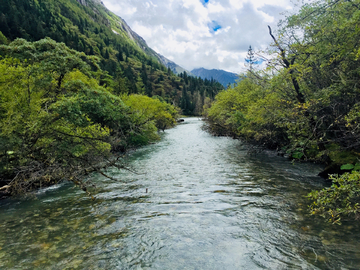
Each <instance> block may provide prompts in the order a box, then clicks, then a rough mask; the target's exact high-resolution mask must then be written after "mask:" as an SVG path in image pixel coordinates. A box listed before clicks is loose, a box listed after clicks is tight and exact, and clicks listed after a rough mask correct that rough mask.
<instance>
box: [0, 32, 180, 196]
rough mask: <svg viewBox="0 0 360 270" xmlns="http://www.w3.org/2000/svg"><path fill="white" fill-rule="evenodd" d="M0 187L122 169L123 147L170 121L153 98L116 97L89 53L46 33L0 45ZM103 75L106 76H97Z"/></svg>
mask: <svg viewBox="0 0 360 270" xmlns="http://www.w3.org/2000/svg"><path fill="white" fill-rule="evenodd" d="M0 54H1V56H2V58H1V59H0V74H1V77H0V188H1V192H2V193H3V194H4V193H6V194H18V193H26V192H28V191H30V190H32V189H34V188H39V187H43V186H48V185H51V184H54V183H57V182H59V181H62V180H69V181H72V182H74V183H75V184H76V185H78V186H80V187H81V188H82V189H83V190H84V191H86V192H88V193H89V191H88V184H87V183H85V182H84V181H83V176H84V175H86V174H89V173H91V172H98V173H100V174H103V175H106V169H107V168H109V167H117V168H120V169H122V168H124V166H123V164H122V163H121V161H122V160H121V156H122V154H123V153H124V152H125V151H126V150H127V149H129V148H133V147H138V146H141V145H145V144H147V143H149V142H152V141H155V140H157V139H158V138H159V136H158V133H157V131H158V129H162V130H164V129H165V128H169V127H172V126H174V125H175V123H176V122H175V119H176V117H177V114H178V110H177V108H175V107H174V106H172V105H170V104H167V103H165V102H164V101H162V100H161V98H156V97H154V98H149V97H146V96H141V95H134V96H126V95H123V96H121V97H120V96H117V95H116V94H114V93H113V90H112V86H111V80H110V79H111V78H110V77H109V76H108V75H107V74H106V72H103V71H102V70H101V69H100V68H99V66H98V59H97V58H96V57H95V56H87V55H85V54H84V53H81V52H78V51H75V50H72V49H70V48H68V47H67V46H66V45H65V44H63V43H57V42H55V41H53V40H51V39H43V40H40V41H37V42H27V41H25V40H23V39H17V40H15V41H14V42H12V43H11V44H10V45H1V46H0ZM104 78H107V80H104Z"/></svg>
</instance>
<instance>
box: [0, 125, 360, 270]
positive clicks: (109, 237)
mask: <svg viewBox="0 0 360 270" xmlns="http://www.w3.org/2000/svg"><path fill="white" fill-rule="evenodd" d="M201 124H202V123H201V121H200V120H198V119H196V118H189V119H186V122H185V123H184V124H181V125H179V126H177V127H176V128H174V129H171V130H167V131H166V132H165V134H163V136H162V137H163V138H162V140H161V141H160V142H158V143H156V144H153V145H149V146H147V147H144V148H142V149H139V150H137V151H135V152H133V153H131V154H129V155H128V157H127V164H128V166H129V167H130V168H131V169H132V170H134V171H136V174H135V173H133V172H130V171H117V170H113V171H111V172H109V173H110V174H111V175H112V176H113V177H116V178H118V179H119V181H114V180H109V179H105V178H103V177H100V176H98V175H93V176H92V177H91V178H92V179H91V180H92V181H94V183H96V185H97V189H96V190H95V191H94V193H95V195H96V200H95V201H92V200H90V199H89V197H88V196H87V195H86V194H84V193H83V192H82V191H81V190H79V189H77V188H75V187H73V186H72V185H71V184H66V183H65V184H61V185H58V186H54V187H51V188H47V189H44V190H41V191H39V192H37V194H36V198H28V199H25V200H24V199H21V200H16V199H9V200H3V201H1V202H0V269H360V250H359V248H358V247H359V246H358V244H359V243H360V242H359V241H360V226H359V225H358V222H351V223H345V224H343V225H342V226H337V225H331V224H328V223H327V222H326V221H324V220H323V219H321V218H318V217H313V216H309V215H308V214H307V204H308V203H309V202H308V201H307V199H306V198H305V197H304V196H305V195H306V194H307V193H308V192H309V191H310V190H311V189H320V188H322V187H323V181H322V180H321V179H320V178H318V177H317V176H316V174H317V173H318V172H319V170H320V169H321V168H320V167H319V166H316V165H313V164H292V163H291V162H290V161H288V160H287V159H285V158H282V157H278V156H276V155H275V154H273V153H260V154H257V155H249V154H248V149H247V147H246V146H245V145H243V144H242V143H241V142H240V141H237V140H232V139H230V138H224V137H213V136H211V135H209V134H208V133H206V132H204V131H202V130H201Z"/></svg>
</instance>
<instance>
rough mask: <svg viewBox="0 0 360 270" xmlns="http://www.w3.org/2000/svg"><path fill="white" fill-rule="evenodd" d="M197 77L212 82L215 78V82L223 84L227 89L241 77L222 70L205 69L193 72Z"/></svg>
mask: <svg viewBox="0 0 360 270" xmlns="http://www.w3.org/2000/svg"><path fill="white" fill-rule="evenodd" d="M191 73H192V74H194V75H195V76H197V77H200V78H201V79H208V80H210V79H211V78H213V79H214V80H216V81H218V82H219V83H221V84H222V85H223V86H224V87H225V88H226V87H227V86H228V85H229V83H230V84H234V83H236V81H237V80H238V79H239V76H238V75H237V74H236V73H232V72H228V71H225V70H221V69H211V70H209V69H205V68H197V69H193V70H192V71H191Z"/></svg>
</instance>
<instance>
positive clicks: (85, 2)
mask: <svg viewBox="0 0 360 270" xmlns="http://www.w3.org/2000/svg"><path fill="white" fill-rule="evenodd" d="M77 1H78V2H79V3H80V4H82V5H83V6H87V5H88V2H89V1H91V2H93V3H95V4H100V5H104V3H103V2H102V1H101V0H77Z"/></svg>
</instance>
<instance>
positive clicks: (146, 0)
mask: <svg viewBox="0 0 360 270" xmlns="http://www.w3.org/2000/svg"><path fill="white" fill-rule="evenodd" d="M103 3H104V5H105V6H106V7H107V8H108V9H109V10H110V11H112V12H114V13H115V14H117V15H119V16H120V17H121V18H123V19H124V20H125V21H126V22H127V24H128V25H129V26H130V27H131V29H132V30H133V31H135V32H136V33H137V34H139V35H140V36H141V37H143V38H144V39H145V40H146V42H147V44H148V45H149V47H151V48H152V49H153V50H155V51H156V52H158V53H160V54H162V55H163V56H165V57H166V58H168V59H170V60H172V61H174V62H175V63H176V64H178V65H180V66H181V67H183V68H185V69H187V70H189V71H191V70H192V69H194V68H200V67H203V68H206V69H223V70H226V71H230V72H235V73H240V72H243V71H245V70H246V67H245V65H244V64H245V58H246V55H247V51H248V49H249V46H250V45H251V47H252V48H253V49H254V51H255V52H257V51H260V50H264V49H266V48H267V47H268V46H269V44H270V43H271V41H272V40H271V37H270V35H269V33H268V27H267V25H270V26H271V27H272V29H273V31H274V30H276V28H277V24H278V21H279V19H281V18H283V17H284V12H285V14H289V13H292V12H293V11H294V4H292V3H291V1H290V0H255V1H254V0H253V1H246V0H103ZM281 14H282V15H281Z"/></svg>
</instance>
